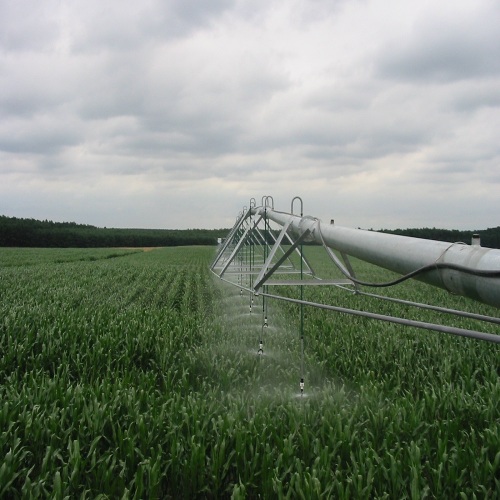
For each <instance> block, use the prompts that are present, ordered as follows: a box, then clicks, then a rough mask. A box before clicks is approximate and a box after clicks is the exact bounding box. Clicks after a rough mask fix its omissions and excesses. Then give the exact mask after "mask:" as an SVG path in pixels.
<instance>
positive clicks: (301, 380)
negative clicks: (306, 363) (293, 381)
mask: <svg viewBox="0 0 500 500" xmlns="http://www.w3.org/2000/svg"><path fill="white" fill-rule="evenodd" d="M299 386H300V395H301V396H302V395H303V394H304V379H303V378H301V379H300V384H299Z"/></svg>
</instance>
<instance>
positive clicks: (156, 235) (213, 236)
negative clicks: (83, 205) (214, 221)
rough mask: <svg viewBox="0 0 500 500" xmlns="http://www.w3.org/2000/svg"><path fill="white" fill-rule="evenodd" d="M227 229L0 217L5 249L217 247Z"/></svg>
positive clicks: (0, 241) (0, 239) (0, 229)
mask: <svg viewBox="0 0 500 500" xmlns="http://www.w3.org/2000/svg"><path fill="white" fill-rule="evenodd" d="M228 231H229V230H228V229H116V228H101V227H96V226H91V225H87V224H77V223H75V222H52V221H49V220H43V221H40V220H36V219H20V218H17V217H7V216H4V215H0V246H5V247H75V248H86V247H94V248H95V247H164V246H182V245H189V246H190V245H216V244H217V239H218V238H224V237H225V236H226V234H227V233H228Z"/></svg>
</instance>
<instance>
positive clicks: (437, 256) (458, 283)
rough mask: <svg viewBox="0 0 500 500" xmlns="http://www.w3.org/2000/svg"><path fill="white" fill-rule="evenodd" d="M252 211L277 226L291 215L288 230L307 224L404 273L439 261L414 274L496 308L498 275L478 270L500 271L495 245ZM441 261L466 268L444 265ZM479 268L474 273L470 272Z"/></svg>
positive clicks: (314, 235)
mask: <svg viewBox="0 0 500 500" xmlns="http://www.w3.org/2000/svg"><path fill="white" fill-rule="evenodd" d="M251 212H252V213H253V214H258V215H262V216H265V217H267V218H268V219H269V220H272V221H273V222H275V223H276V224H279V225H280V226H284V225H285V224H286V223H288V221H290V220H291V224H290V228H289V232H291V233H293V234H295V235H297V236H298V235H301V234H302V233H303V232H304V231H306V230H307V229H309V231H310V235H309V237H308V240H309V241H315V242H316V243H319V244H322V242H323V241H324V242H325V244H326V245H327V246H328V247H330V248H332V249H333V250H338V251H340V252H344V253H346V254H348V255H351V256H353V257H356V258H358V259H361V260H363V261H365V262H369V263H371V264H375V265H376V266H380V267H383V268H385V269H388V270H390V271H394V272H396V273H399V274H402V275H405V274H408V273H411V272H413V271H415V270H417V269H420V268H422V267H425V266H432V265H435V264H439V267H436V268H435V269H433V270H429V271H427V272H425V273H422V274H419V275H418V276H417V277H416V279H418V280H420V281H424V282H426V283H429V284H431V285H434V286H437V287H440V288H444V289H445V290H448V291H449V292H451V293H453V294H456V295H463V296H465V297H469V298H472V299H475V300H478V301H480V302H483V303H485V304H489V305H492V306H495V307H500V277H499V275H496V276H494V277H485V276H481V275H480V272H481V271H496V272H497V273H500V250H498V249H490V248H483V247H480V246H477V245H473V246H471V245H465V244H461V243H447V242H443V241H434V240H424V239H420V238H411V237H408V236H398V235H393V234H385V233H378V232H376V231H366V230H362V229H351V228H346V227H341V226H337V225H334V224H325V223H323V222H321V221H320V220H319V219H317V218H314V217H310V216H305V217H299V216H296V215H292V214H289V213H284V212H278V211H275V210H273V209H271V208H269V207H254V208H252V210H251ZM446 265H450V266H460V267H464V268H467V269H468V270H471V272H463V271H461V270H457V269H448V268H447V267H446ZM476 271H478V272H479V274H475V272H476Z"/></svg>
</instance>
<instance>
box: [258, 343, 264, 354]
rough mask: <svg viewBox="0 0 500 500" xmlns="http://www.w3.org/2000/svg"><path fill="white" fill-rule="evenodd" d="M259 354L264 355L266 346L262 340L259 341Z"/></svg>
mask: <svg viewBox="0 0 500 500" xmlns="http://www.w3.org/2000/svg"><path fill="white" fill-rule="evenodd" d="M257 354H264V344H263V343H262V340H259V350H258V351H257Z"/></svg>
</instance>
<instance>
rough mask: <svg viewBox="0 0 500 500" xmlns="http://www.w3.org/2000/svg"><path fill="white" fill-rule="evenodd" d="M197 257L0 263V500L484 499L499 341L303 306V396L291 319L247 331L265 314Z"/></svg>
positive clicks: (312, 293)
mask: <svg viewBox="0 0 500 500" xmlns="http://www.w3.org/2000/svg"><path fill="white" fill-rule="evenodd" d="M310 251H311V252H314V251H315V250H314V249H312V250H310ZM213 257H214V248H213V247H176V248H165V249H157V250H154V251H150V252H142V251H136V250H124V249H123V250H117V249H86V250H82V249H80V250H77V249H50V250H49V249H8V248H4V249H0V296H1V302H0V311H1V314H0V353H1V357H0V456H1V457H2V459H1V465H0V498H47V497H50V498H58V499H62V498H71V499H73V498H96V497H99V498H304V499H314V498H340V499H347V498H387V499H392V498H412V499H416V498H464V499H468V498H498V497H499V492H500V479H499V478H500V352H499V348H498V345H496V344H490V343H488V342H481V341H477V340H472V339H465V338H459V337H453V336H447V335H444V334H437V333H433V332H427V331H422V330H416V329H412V328H405V327H401V326H397V325H394V324H381V323H379V322H376V321H370V320H365V319H363V318H359V317H352V316H351V317H350V316H346V315H342V314H334V313H329V312H326V311H322V310H318V309H306V313H305V314H306V317H305V322H304V330H303V332H301V334H303V336H304V360H303V362H304V366H305V371H306V375H305V380H306V383H307V385H306V394H305V396H302V397H301V396H300V395H299V391H298V388H299V378H300V368H301V342H300V334H299V325H300V320H299V311H298V308H297V306H294V305H292V304H287V303H282V302H269V304H268V308H269V309H268V311H267V315H268V317H269V327H268V328H266V329H265V331H264V329H263V328H262V316H261V314H262V306H261V303H260V302H259V300H262V299H261V298H259V297H256V298H255V303H254V305H253V308H252V313H250V312H249V304H250V300H251V299H250V297H249V295H248V294H246V293H245V292H243V293H240V289H239V288H237V287H233V286H230V285H228V284H225V283H223V282H221V281H220V280H217V279H216V278H215V277H214V276H213V275H212V274H211V273H210V272H209V264H210V262H211V260H212V259H213ZM362 272H364V273H365V274H364V277H369V278H371V279H372V280H378V279H380V278H385V277H386V272H385V271H380V270H377V271H373V270H371V269H370V268H368V267H366V269H365V268H362ZM280 293H282V294H285V295H286V294H288V295H290V296H292V295H293V294H296V293H297V290H296V289H294V288H293V287H282V288H281V289H280ZM398 293H399V294H400V296H401V297H403V298H412V299H417V300H422V301H426V302H433V301H438V302H439V303H440V304H442V305H445V306H447V307H458V308H468V309H470V310H471V311H478V312H482V313H484V314H489V315H493V316H498V311H496V310H494V309H492V308H488V307H487V306H483V305H481V304H476V303H474V302H471V301H466V299H461V298H458V297H452V296H449V295H448V294H446V293H445V292H443V291H441V290H435V289H432V288H430V287H429V286H427V285H423V284H420V283H418V282H417V283H416V282H411V283H407V284H405V285H403V286H402V287H401V288H400V289H399V291H398ZM305 294H306V299H308V300H312V299H314V300H319V301H325V303H332V304H340V305H343V306H346V307H353V308H363V307H369V308H372V309H376V310H377V311H380V312H383V313H384V314H392V315H405V316H410V315H412V314H413V315H419V316H418V319H423V320H425V321H427V320H431V321H432V320H434V316H435V315H436V314H437V313H432V312H429V311H427V312H422V311H419V312H413V311H409V310H407V308H406V307H405V306H402V305H397V304H392V303H385V302H384V303H378V302H375V301H374V300H372V299H370V298H368V297H365V298H360V297H358V296H355V295H351V294H346V293H342V292H340V291H338V290H332V289H325V288H321V289H318V288H315V289H314V290H313V289H307V290H306V292H305ZM455 321H457V323H455V324H456V325H457V326H461V327H464V328H471V327H473V328H476V325H471V322H472V321H473V320H470V319H460V320H455ZM477 328H480V327H477ZM487 328H489V331H493V332H495V331H496V332H497V333H498V327H495V326H493V325H489V326H488V327H487ZM495 328H496V330H495ZM259 340H263V341H264V352H265V355H264V356H258V355H257V349H258V344H259Z"/></svg>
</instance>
